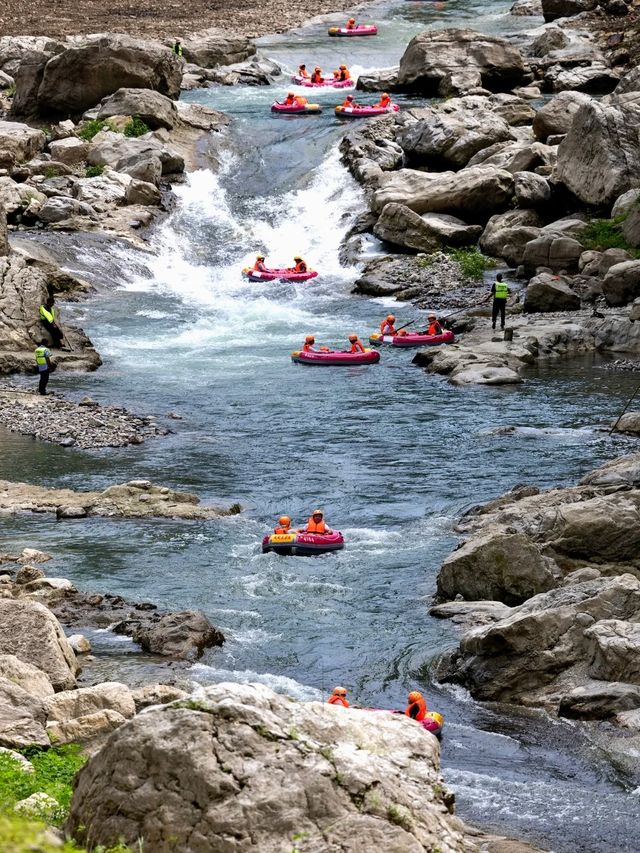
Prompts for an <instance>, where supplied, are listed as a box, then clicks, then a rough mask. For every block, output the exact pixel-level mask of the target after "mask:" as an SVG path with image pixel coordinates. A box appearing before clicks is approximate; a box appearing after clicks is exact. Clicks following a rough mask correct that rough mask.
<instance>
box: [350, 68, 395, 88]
mask: <svg viewBox="0 0 640 853" xmlns="http://www.w3.org/2000/svg"><path fill="white" fill-rule="evenodd" d="M398 72H399V68H398V66H397V65H396V66H394V67H393V68H381V69H379V70H378V71H374V72H373V73H370V74H360V75H359V77H358V80H357V82H356V89H359V90H360V91H362V92H395V91H397V89H398Z"/></svg>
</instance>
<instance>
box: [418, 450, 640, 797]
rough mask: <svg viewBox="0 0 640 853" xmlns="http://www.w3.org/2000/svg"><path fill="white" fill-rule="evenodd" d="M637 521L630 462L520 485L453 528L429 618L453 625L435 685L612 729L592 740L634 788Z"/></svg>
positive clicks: (637, 493)
mask: <svg viewBox="0 0 640 853" xmlns="http://www.w3.org/2000/svg"><path fill="white" fill-rule="evenodd" d="M639 512H640V455H638V454H634V455H631V456H624V457H621V458H619V459H615V460H614V461H612V462H610V463H607V464H606V465H603V466H602V467H601V468H598V469H596V470H595V471H591V472H590V473H588V474H586V475H585V476H584V477H583V478H582V479H581V480H580V483H579V484H578V485H577V486H573V487H568V488H558V489H552V490H550V491H545V492H542V493H540V492H539V490H538V489H536V488H533V487H522V486H519V487H517V488H516V489H514V490H513V491H512V492H510V493H507V494H506V495H504V496H502V497H500V498H497V499H495V500H493V501H491V502H489V503H488V504H486V505H485V506H481V507H476V508H474V509H473V510H471V511H470V512H469V513H467V514H466V515H465V516H464V518H463V519H462V520H461V522H460V524H459V526H458V530H459V532H461V533H463V534H464V535H465V537H466V538H465V540H464V542H463V543H462V544H461V545H460V546H459V547H458V548H457V550H455V551H454V552H453V553H452V554H451V555H450V557H448V558H447V560H446V561H445V562H444V564H443V565H442V568H441V569H440V572H439V575H438V585H437V597H438V600H439V602H440V603H439V604H438V605H436V606H435V607H434V608H432V610H431V612H432V614H433V615H435V616H438V617H441V618H450V617H455V618H456V620H458V621H459V622H461V624H462V625H463V634H462V637H461V640H460V644H459V646H458V647H457V648H456V649H455V650H453V651H452V652H451V653H450V654H447V655H446V656H445V657H444V658H443V659H442V660H441V661H440V663H439V665H438V668H437V676H438V678H440V679H442V680H444V681H449V682H455V683H457V684H461V685H463V686H464V687H466V688H467V689H468V690H469V691H470V693H471V695H472V696H473V697H474V698H475V699H478V700H481V701H492V702H502V703H517V704H521V705H527V706H541V707H543V708H545V709H547V710H548V711H549V712H550V713H552V714H559V715H561V716H564V717H570V718H573V719H578V720H586V721H607V724H610V723H613V724H614V725H615V726H616V727H617V728H615V729H611V728H606V727H605V728H604V729H603V728H602V725H601V724H598V725H597V726H596V727H595V734H594V736H595V737H596V738H597V739H598V742H599V743H600V742H601V741H602V744H601V747H602V748H603V749H605V751H606V753H607V755H608V756H609V757H610V758H611V759H612V760H613V761H614V762H615V763H616V765H617V766H618V767H621V768H622V769H623V770H624V771H625V772H626V773H628V774H629V775H630V776H631V777H632V778H633V779H635V780H637V779H639V778H640V766H638V762H637V759H635V758H634V757H633V756H634V751H633V748H635V747H634V745H636V744H638V743H640V710H639V709H640V687H639V684H640V682H639V681H638V667H637V660H638V654H639V652H640V634H639V633H638V630H637V628H638V621H639V619H640V565H639V563H638V553H639V550H638V535H639V531H640V523H639V522H640V516H639ZM635 784H637V781H636V783H635Z"/></svg>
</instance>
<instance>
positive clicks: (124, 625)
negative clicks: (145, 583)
mask: <svg viewBox="0 0 640 853" xmlns="http://www.w3.org/2000/svg"><path fill="white" fill-rule="evenodd" d="M113 630H114V631H115V632H116V634H126V635H127V636H129V637H131V638H132V639H133V640H134V641H135V642H136V643H140V645H141V646H142V648H143V649H144V650H145V651H146V652H151V653H152V654H156V655H166V656H167V657H174V658H183V659H193V658H199V657H200V656H201V655H202V653H203V651H204V650H205V649H207V648H210V647H211V646H221V645H222V643H223V642H224V636H223V634H222V632H221V631H219V630H218V629H217V628H216V627H215V626H214V625H212V624H211V622H210V621H209V619H208V618H207V617H206V616H205V614H204V613H203V612H202V611H201V610H182V611H179V612H176V613H157V614H153V615H152V616H151V617H149V615H148V614H147V618H146V619H143V620H139V619H136V618H135V617H134V618H131V619H125V620H123V621H122V622H118V624H117V625H115V626H114V627H113Z"/></svg>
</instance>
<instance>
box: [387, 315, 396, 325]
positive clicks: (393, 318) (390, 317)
mask: <svg viewBox="0 0 640 853" xmlns="http://www.w3.org/2000/svg"><path fill="white" fill-rule="evenodd" d="M395 321H396V315H395V314H387V322H388V323H395Z"/></svg>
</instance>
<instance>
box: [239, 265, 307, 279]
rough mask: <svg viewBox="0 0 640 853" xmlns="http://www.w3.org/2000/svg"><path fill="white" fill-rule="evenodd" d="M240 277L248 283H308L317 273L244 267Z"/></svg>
mask: <svg viewBox="0 0 640 853" xmlns="http://www.w3.org/2000/svg"><path fill="white" fill-rule="evenodd" d="M242 275H243V276H244V277H245V278H248V279H249V281H309V280H310V279H312V278H316V276H317V275H318V273H317V272H316V271H315V270H307V272H294V271H293V270H287V269H284V270H265V271H264V272H261V271H260V270H254V269H251V267H245V268H244V269H243V270H242Z"/></svg>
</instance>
